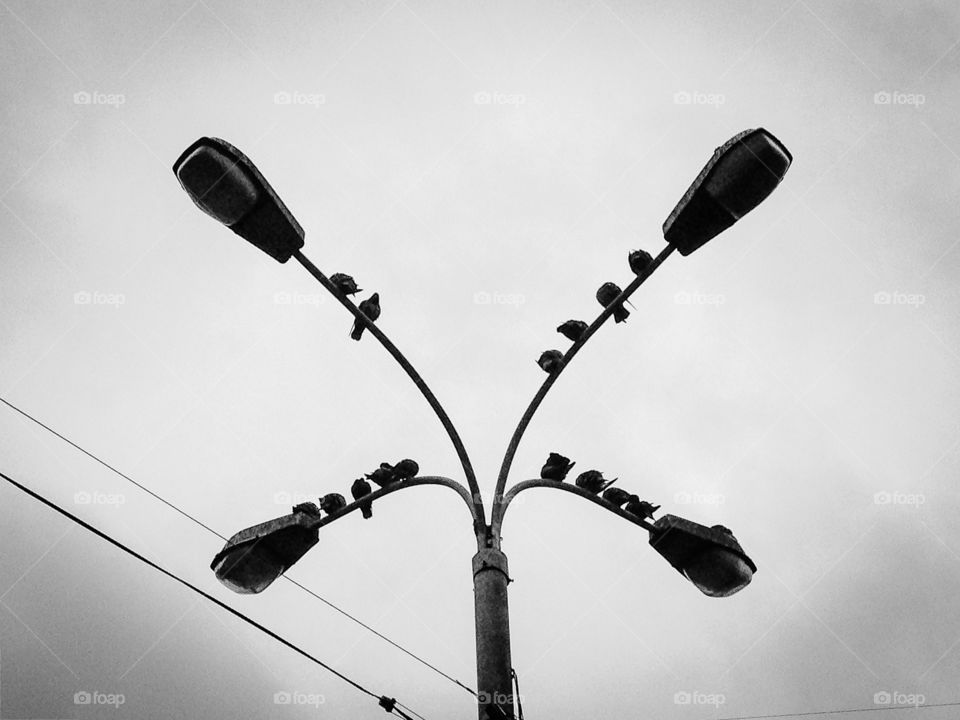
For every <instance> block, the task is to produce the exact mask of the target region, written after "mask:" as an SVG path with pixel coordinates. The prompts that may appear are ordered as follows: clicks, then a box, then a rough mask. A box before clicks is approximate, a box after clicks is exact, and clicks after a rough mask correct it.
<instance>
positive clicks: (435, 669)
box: [0, 397, 477, 697]
mask: <svg viewBox="0 0 960 720" xmlns="http://www.w3.org/2000/svg"><path fill="white" fill-rule="evenodd" d="M0 402H2V403H3V404H4V405H6V406H7V407H9V408H10V409H11V410H15V411H16V412H18V413H19V414H20V415H22V416H23V417H25V418H27V419H28V420H30V421H31V422H33V423H34V424H36V425H38V426H40V427H42V428H43V429H44V430H46V431H47V432H49V433H51V434H53V435H55V436H56V437H58V438H60V439H61V440H63V441H64V442H65V443H67V444H68V445H70V446H71V447H73V448H75V449H77V450H79V451H80V452H82V453H83V454H84V455H86V456H87V457H89V458H90V459H91V460H93V461H95V462H97V463H99V464H100V465H102V466H103V467H105V468H107V469H108V470H109V471H110V472H112V473H114V474H115V475H118V476H119V477H122V478H123V479H124V480H126V481H127V482H129V483H132V484H133V485H135V486H136V487H138V488H140V489H141V490H143V492H145V493H147V494H148V495H150V496H151V497H152V498H154V499H155V500H159V501H160V502H162V503H163V504H164V505H166V506H167V507H169V508H170V509H171V510H174V511H175V512H177V513H179V514H180V515H182V516H183V517H185V518H187V519H188V520H190V521H191V522H193V523H195V524H197V525H199V526H200V527H202V528H203V529H204V530H206V531H207V532H209V533H211V534H213V535H216V536H217V537H218V538H220V539H221V540H223V541H224V542H226V541H227V538H226V537H224V536H223V535H221V534H220V533H218V532H217V531H216V530H214V529H213V528H212V527H210V526H209V525H207V524H206V523H204V522H203V521H201V520H199V519H197V518H196V517H194V516H193V515H191V514H190V513H188V512H187V511H186V510H181V509H180V508H179V507H177V506H176V505H174V504H173V503H172V502H170V501H169V500H167V499H166V498H164V497H162V496H160V495H158V494H157V493H155V492H153V490H151V489H150V488H148V487H146V486H144V485H141V484H140V483H138V482H137V481H136V480H134V479H133V478H132V477H130V476H129V475H127V474H126V473H124V472H121V471H120V470H118V469H117V468H115V467H114V466H113V465H111V464H110V463H108V462H107V461H105V460H101V459H100V458H99V457H97V456H96V455H94V454H93V453H92V452H90V451H89V450H87V449H85V448H83V447H81V446H80V445H78V444H77V443H75V442H74V441H73V440H71V439H70V438H68V437H66V436H65V435H63V434H61V433H59V432H57V431H56V430H54V429H53V428H52V427H50V426H49V425H47V424H46V423H44V422H43V421H41V420H38V419H37V418H35V417H34V416H33V415H31V414H30V413H28V412H27V411H26V410H21V409H20V408H19V407H17V406H16V405H14V404H13V403H11V402H10V401H8V400H7V399H6V398H2V397H0ZM283 579H284V580H286V581H287V582H290V583H293V584H294V585H296V586H297V587H298V588H300V589H301V590H303V591H304V592H306V593H307V594H309V595H312V596H313V597H314V598H316V599H317V600H319V601H320V602H322V603H324V604H325V605H326V606H327V607H329V608H331V609H332V610H335V611H337V612H338V613H340V614H341V615H343V616H344V617H345V618H348V619H349V620H351V621H352V622H354V623H356V624H357V625H359V626H360V627H362V628H364V629H365V630H367V631H369V632H371V633H373V634H374V635H376V636H377V637H378V638H380V639H381V640H383V641H384V642H387V643H389V644H390V645H392V646H393V647H395V648H396V649H397V650H400V651H401V652H403V653H405V654H406V655H408V656H409V657H411V658H413V659H414V660H416V661H417V662H419V663H420V664H421V665H423V666H425V667H427V668H429V669H430V670H432V671H433V672H435V673H436V674H437V675H440V676H441V677H443V678H445V679H446V680H449V681H450V682H452V683H453V684H454V685H457V686H459V687H461V688H463V689H464V690H466V691H467V692H468V693H470V694H471V695H473V696H474V697H477V692H476V690H473V689H472V688H470V687H468V686H467V685H464V684H463V683H462V682H460V681H459V680H457V679H456V678H454V677H452V676H450V675H448V674H447V673H445V672H444V671H443V670H441V669H440V668H438V667H436V666H435V665H433V664H431V663H429V662H427V661H426V660H424V659H423V658H421V657H420V656H419V655H417V654H416V653H414V652H413V651H411V650H408V649H407V648H405V647H403V646H402V645H400V644H399V643H397V642H395V641H394V640H391V639H390V638H388V637H387V636H386V635H384V634H383V633H381V632H379V631H378V630H375V629H374V628H372V627H370V626H369V625H367V624H366V623H365V622H363V621H362V620H360V619H359V618H356V617H354V616H353V615H351V614H350V613H348V612H347V611H346V610H344V609H343V608H340V607H337V606H336V605H334V604H333V603H332V602H330V601H329V600H327V599H326V598H325V597H323V596H321V595H319V594H318V593H316V592H314V591H313V590H311V589H310V588H308V587H306V586H305V585H303V584H301V583H300V582H299V581H297V580H295V579H293V578H292V577H289V576H287V575H283Z"/></svg>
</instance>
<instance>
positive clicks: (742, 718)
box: [719, 702, 960, 720]
mask: <svg viewBox="0 0 960 720" xmlns="http://www.w3.org/2000/svg"><path fill="white" fill-rule="evenodd" d="M956 706H960V702H948V703H923V704H922V705H885V706H882V707H870V708H850V709H846V710H820V711H818V712H799V713H781V714H779V715H736V716H731V717H724V718H719V720H771V719H772V718H797V717H814V716H817V715H841V714H843V713H860V712H879V711H881V710H924V709H926V708H938V707H956Z"/></svg>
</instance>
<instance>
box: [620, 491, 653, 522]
mask: <svg viewBox="0 0 960 720" xmlns="http://www.w3.org/2000/svg"><path fill="white" fill-rule="evenodd" d="M623 509H624V510H626V511H627V512H628V513H630V514H631V515H636V516H637V517H638V518H640V519H641V520H645V519H646V518H650V519H651V520H652V519H653V514H654V513H655V512H656V511H657V510H659V509H660V506H659V505H653V504H651V503H648V502H647V501H646V500H641V499H640V498H638V497H637V496H636V495H634V496H633V497H631V498H630V500H629V502H627V505H626V507H624V508H623Z"/></svg>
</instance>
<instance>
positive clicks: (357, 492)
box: [350, 478, 373, 520]
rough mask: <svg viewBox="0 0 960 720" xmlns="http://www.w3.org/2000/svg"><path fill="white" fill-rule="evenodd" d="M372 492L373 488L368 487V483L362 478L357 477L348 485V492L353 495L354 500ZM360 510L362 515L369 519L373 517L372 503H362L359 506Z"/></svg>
mask: <svg viewBox="0 0 960 720" xmlns="http://www.w3.org/2000/svg"><path fill="white" fill-rule="evenodd" d="M371 492H373V488H372V487H370V483H368V482H367V481H366V480H364V479H363V478H357V479H356V480H354V481H353V485H351V486H350V494H351V495H353V499H354V500H360V499H361V498H363V497H365V496H366V495H369V494H370V493H371ZM360 512H361V513H363V517H364V518H366V519H367V520H369V519H370V518H372V517H373V503H364V504H363V505H361V506H360Z"/></svg>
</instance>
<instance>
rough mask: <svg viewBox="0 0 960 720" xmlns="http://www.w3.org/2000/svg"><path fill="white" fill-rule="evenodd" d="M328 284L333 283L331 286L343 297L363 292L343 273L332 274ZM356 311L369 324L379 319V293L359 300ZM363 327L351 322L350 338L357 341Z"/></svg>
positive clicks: (356, 322)
mask: <svg viewBox="0 0 960 720" xmlns="http://www.w3.org/2000/svg"><path fill="white" fill-rule="evenodd" d="M330 282H331V283H333V286H334V287H335V288H336V289H337V290H338V291H339V292H340V293H341V294H343V295H346V296H350V295H356V294H357V293H358V292H363V289H361V288H358V287H357V282H356V281H355V280H354V279H353V278H352V277H350V276H349V275H347V274H345V273H334V274H333V275H331V276H330ZM357 309H358V310H360V312H362V313H363V314H364V315H366V316H367V317H368V318H369V319H370V322H376V321H377V318H379V317H380V293H374V294H373V295H371V296H370V297H368V298H367V299H366V300H361V301H360V304H359V305H358V306H357ZM366 327H367V326H366V325H364V324H363V323H362V322H360V321H359V320H354V321H353V329H352V330H351V331H350V337H351V338H353V339H354V340H359V339H360V338H361V337H363V331H364V330H365V329H366Z"/></svg>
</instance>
